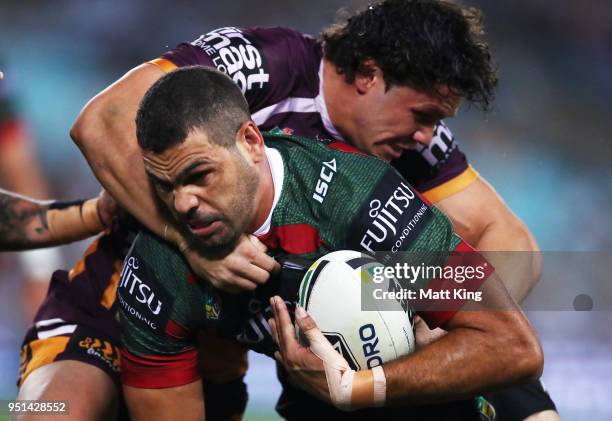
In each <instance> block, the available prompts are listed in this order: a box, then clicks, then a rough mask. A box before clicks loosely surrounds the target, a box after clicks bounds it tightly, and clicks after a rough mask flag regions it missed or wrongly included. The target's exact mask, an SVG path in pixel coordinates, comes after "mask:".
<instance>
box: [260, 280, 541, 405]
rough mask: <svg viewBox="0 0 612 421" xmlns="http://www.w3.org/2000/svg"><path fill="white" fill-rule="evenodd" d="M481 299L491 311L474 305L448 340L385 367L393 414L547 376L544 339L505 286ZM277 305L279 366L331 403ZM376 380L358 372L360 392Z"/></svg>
mask: <svg viewBox="0 0 612 421" xmlns="http://www.w3.org/2000/svg"><path fill="white" fill-rule="evenodd" d="M482 291H483V301H485V299H484V297H488V298H487V299H486V301H487V308H486V309H485V308H484V307H482V306H481V304H477V303H474V302H469V303H468V304H466V306H464V309H462V310H461V311H459V312H457V313H456V314H455V315H454V316H453V317H452V318H451V319H450V320H449V321H448V322H447V324H446V326H445V328H446V329H447V330H448V331H449V333H448V334H447V335H444V336H443V337H441V338H440V339H438V340H437V341H435V342H433V343H431V344H430V345H428V346H426V347H424V348H422V349H420V350H418V351H416V352H414V353H412V354H410V355H408V356H405V357H403V358H400V359H398V360H395V361H391V362H388V363H385V364H384V366H383V369H384V373H385V377H386V406H417V405H424V404H428V403H436V402H445V401H451V400H457V399H461V398H465V397H469V396H474V395H477V394H478V393H481V392H483V391H485V390H490V389H492V388H495V387H501V386H506V385H509V384H513V383H516V382H520V381H525V380H527V379H530V378H536V377H537V376H539V375H540V374H541V370H542V366H543V355H542V349H541V347H540V344H539V341H538V339H537V336H536V334H535V333H534V331H533V329H532V328H531V326H530V325H529V323H528V321H527V320H526V318H525V317H524V315H523V314H522V312H521V311H520V309H518V307H517V306H516V304H514V303H513V301H512V300H511V298H510V297H509V296H508V294H507V292H506V291H505V289H504V288H503V285H501V282H500V281H499V280H498V279H496V278H495V276H493V277H492V278H490V279H489V280H487V282H486V283H485V285H484V286H483V288H482ZM272 304H273V310H274V319H273V320H271V323H270V324H271V327H272V329H273V332H275V334H276V338H277V341H278V343H279V348H280V352H279V353H278V354H277V360H279V362H281V363H282V364H283V365H284V367H285V369H287V371H288V373H289V377H290V378H292V379H294V380H295V381H296V382H295V383H296V384H297V385H299V386H301V387H303V388H304V389H305V390H307V391H308V392H310V393H312V394H314V395H315V396H317V397H319V398H320V399H323V400H326V401H330V399H331V398H330V393H329V389H328V381H327V380H326V374H325V371H324V366H323V361H322V360H321V359H320V358H319V357H317V356H316V355H315V354H314V353H313V352H312V351H311V349H309V348H306V347H303V346H301V345H299V343H298V342H297V340H296V338H295V330H294V327H293V324H292V323H291V319H290V318H289V314H288V312H287V309H286V306H285V304H284V302H283V300H281V299H279V298H278V297H275V299H273V302H272ZM296 319H297V323H298V325H299V327H300V330H301V331H302V332H304V334H305V335H306V337H308V338H309V339H311V338H313V337H316V335H315V334H313V333H310V331H313V330H314V329H316V330H318V328H317V327H316V324H315V322H314V320H313V319H312V318H311V317H310V316H306V317H304V318H300V317H299V315H296ZM313 332H314V331H313ZM311 344H312V341H311ZM328 344H329V342H328ZM329 348H330V349H332V348H331V345H329ZM332 353H334V351H333V349H332ZM319 355H321V354H319ZM335 357H336V358H337V354H336V355H335ZM332 364H335V363H332ZM346 367H347V368H348V364H347V365H346ZM372 377H373V376H372V373H371V370H363V371H359V372H356V373H355V380H354V383H353V384H361V385H363V384H366V383H367V382H368V381H370V380H369V379H371V378H372ZM354 390H355V389H353V391H354ZM361 390H363V388H362V389H361ZM353 396H355V395H353ZM370 405H372V397H371V396H370V395H368V394H363V393H362V394H360V395H358V397H357V398H353V401H352V402H351V406H352V407H353V409H355V408H359V407H363V406H370Z"/></svg>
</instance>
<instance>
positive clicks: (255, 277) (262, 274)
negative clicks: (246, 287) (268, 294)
mask: <svg viewBox="0 0 612 421" xmlns="http://www.w3.org/2000/svg"><path fill="white" fill-rule="evenodd" d="M243 265H244V266H240V267H239V268H237V272H238V273H239V274H240V275H241V276H242V277H243V278H246V279H248V280H249V281H250V282H252V283H253V284H254V285H255V286H257V285H262V284H265V283H266V282H267V281H268V279H269V278H270V273H269V272H268V271H266V270H264V269H262V268H261V267H258V266H256V265H255V264H253V263H249V262H244V263H243Z"/></svg>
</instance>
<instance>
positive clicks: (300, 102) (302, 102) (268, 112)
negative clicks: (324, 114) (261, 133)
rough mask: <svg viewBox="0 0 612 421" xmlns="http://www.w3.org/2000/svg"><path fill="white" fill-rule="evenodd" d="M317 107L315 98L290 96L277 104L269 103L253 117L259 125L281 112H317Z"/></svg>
mask: <svg viewBox="0 0 612 421" xmlns="http://www.w3.org/2000/svg"><path fill="white" fill-rule="evenodd" d="M316 112H317V108H316V106H315V102H314V99H313V98H299V97H289V98H286V99H284V100H282V101H281V102H277V103H276V104H272V105H269V106H267V107H265V108H262V109H261V110H259V111H257V112H255V113H253V114H252V115H251V118H252V119H253V121H254V122H255V124H257V125H258V126H260V125H262V124H264V123H265V122H266V121H268V119H269V118H270V117H272V116H273V115H276V114H280V113H316Z"/></svg>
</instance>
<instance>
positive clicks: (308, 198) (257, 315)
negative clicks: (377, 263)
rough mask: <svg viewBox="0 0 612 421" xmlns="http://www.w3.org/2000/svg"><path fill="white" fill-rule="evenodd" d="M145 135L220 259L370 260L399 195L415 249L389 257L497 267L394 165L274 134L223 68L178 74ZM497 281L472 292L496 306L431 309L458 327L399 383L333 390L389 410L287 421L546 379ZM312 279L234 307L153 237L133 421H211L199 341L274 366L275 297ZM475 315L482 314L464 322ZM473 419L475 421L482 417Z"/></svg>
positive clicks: (127, 294) (128, 297) (366, 375)
mask: <svg viewBox="0 0 612 421" xmlns="http://www.w3.org/2000/svg"><path fill="white" fill-rule="evenodd" d="M457 101H458V97H457V96H455V95H449V96H448V97H445V98H437V99H434V100H433V102H434V103H436V104H438V106H441V107H443V106H448V107H452V106H453V104H455V103H456V102H457ZM136 123H137V133H138V135H137V136H138V142H139V144H140V146H141V148H142V149H143V155H144V162H145V168H146V171H147V174H148V176H149V179H150V180H151V181H152V184H153V185H154V186H155V187H154V189H155V192H156V194H157V196H158V198H159V199H160V201H161V202H162V203H163V205H164V206H165V207H166V208H167V209H168V210H169V211H170V212H171V213H172V214H173V215H174V216H175V217H176V218H177V220H178V221H180V222H181V223H182V224H184V226H185V228H186V229H187V230H188V231H189V232H190V234H189V235H190V236H191V237H192V238H191V240H192V241H193V242H194V243H198V245H199V246H201V247H203V248H205V249H210V250H217V249H223V248H225V247H228V246H230V245H231V244H233V243H234V242H236V241H237V239H238V238H239V236H240V235H241V234H242V233H243V232H245V231H246V232H251V233H254V235H256V236H258V237H259V238H260V239H261V241H263V242H264V243H265V244H267V245H268V247H270V249H271V250H272V251H273V252H274V253H275V255H276V256H283V255H291V256H297V257H300V258H310V259H316V258H318V257H320V256H321V255H323V254H326V253H328V252H330V251H333V250H337V249H344V248H345V249H361V250H364V251H366V250H367V249H366V248H365V247H364V246H363V240H362V239H363V237H364V235H365V234H366V232H368V230H370V229H372V222H371V217H369V216H368V215H369V210H370V203H371V202H373V201H375V200H377V201H380V202H381V203H388V202H389V201H391V200H392V199H394V198H395V199H396V201H397V203H395V213H394V214H393V216H394V218H395V219H394V222H395V224H396V226H397V227H398V228H399V227H403V226H406V225H408V223H410V224H411V225H410V226H411V228H412V229H411V231H410V234H408V235H407V236H406V237H402V238H401V239H400V235H401V232H402V230H401V229H397V230H394V232H396V231H397V234H392V233H391V232H389V233H388V234H389V235H388V237H387V238H386V239H385V240H384V241H381V242H380V243H377V244H374V243H372V248H373V249H374V250H377V251H381V252H385V253H387V254H388V256H389V257H390V258H395V259H397V258H400V257H399V256H397V255H395V254H394V253H395V252H393V251H389V250H391V249H392V247H391V246H392V245H393V244H397V243H400V244H401V245H400V246H398V247H399V248H400V250H402V251H406V252H409V251H435V252H442V253H444V260H443V262H445V263H443V264H445V265H453V264H459V265H466V264H467V265H483V262H485V260H484V259H483V258H482V257H480V256H479V255H478V254H476V253H475V252H474V251H473V249H472V248H471V247H469V246H468V245H467V244H466V243H465V242H464V241H463V240H461V239H460V238H459V237H458V236H457V235H456V234H454V233H453V231H452V226H451V224H450V221H449V220H448V219H447V218H446V217H445V216H444V215H443V214H442V212H440V211H439V210H438V209H436V208H435V207H429V206H427V204H426V203H425V202H424V201H423V200H422V199H421V198H420V197H419V196H418V195H417V194H415V192H414V190H413V189H412V188H411V187H410V186H409V185H408V184H407V183H406V182H405V180H404V179H403V178H402V177H401V176H400V175H399V174H398V173H397V172H396V171H395V170H393V169H392V168H391V167H389V166H387V165H386V164H385V163H384V162H383V161H381V160H378V159H376V158H374V157H370V156H366V155H364V154H362V153H360V152H359V151H357V150H355V149H353V148H351V147H349V146H346V145H344V144H342V143H338V142H331V143H329V145H325V144H323V143H319V142H312V141H311V140H308V139H304V138H297V137H289V136H286V135H285V136H283V135H276V136H274V135H266V136H265V137H264V136H262V134H261V133H260V132H259V130H258V129H257V126H256V125H255V123H254V122H253V121H252V120H251V119H250V114H249V108H248V105H247V103H246V101H245V99H244V97H243V96H242V94H241V92H240V90H239V89H238V88H237V87H236V85H235V84H233V83H232V81H231V80H230V79H229V78H228V77H227V76H226V75H224V74H222V73H220V72H218V71H215V70H212V69H208V68H204V67H200V66H198V67H190V68H186V69H181V70H178V71H175V72H171V73H169V74H168V75H166V76H164V77H163V78H162V79H160V80H159V81H157V82H156V83H155V84H154V85H153V86H152V87H151V88H150V89H149V91H148V92H147V93H146V95H145V97H144V99H143V101H142V104H141V106H140V109H139V111H138V114H137V119H136ZM264 138H265V140H266V142H267V143H266V145H267V146H264ZM322 166H324V167H325V166H326V167H327V168H329V169H331V173H329V174H331V176H326V177H325V180H326V182H327V189H326V190H325V192H324V193H323V192H322V193H320V194H321V200H317V199H315V198H314V194H315V193H317V190H316V186H317V181H318V180H319V179H321V177H322V176H321V167H322ZM451 252H465V254H464V255H463V257H462V258H461V262H458V263H450V261H449V260H447V258H448V255H449V254H450V253H451ZM485 266H486V265H485ZM487 267H489V268H490V266H487ZM490 269H491V268H490ZM490 269H489V270H488V271H487V273H486V278H487V280H486V282H485V279H481V280H478V281H477V282H471V281H466V282H465V283H463V284H461V286H462V287H464V288H468V289H473V290H481V291H483V295H484V296H486V298H485V299H484V301H486V302H488V303H489V304H493V303H495V304H494V306H495V307H489V309H488V310H486V308H487V307H480V306H479V305H476V306H473V305H470V304H474V303H470V304H468V303H466V302H462V303H460V304H458V305H457V307H455V308H453V309H448V310H445V311H439V310H438V311H431V310H429V311H425V312H421V313H420V315H421V317H422V318H424V319H425V320H426V322H427V323H428V325H429V326H430V327H432V328H434V327H440V326H443V327H444V328H445V329H446V330H448V332H449V333H448V334H447V335H445V336H444V337H442V338H441V339H439V340H437V341H436V342H435V343H433V344H431V345H429V346H428V347H425V348H423V349H421V350H420V351H418V352H416V353H414V354H411V355H409V356H407V357H405V358H402V359H399V360H396V361H393V362H389V363H388V364H386V365H385V366H384V371H383V367H376V368H373V369H371V370H366V371H361V372H359V374H360V375H359V376H357V375H355V378H354V384H352V382H348V384H346V382H345V381H343V383H344V384H343V385H342V387H344V388H345V389H347V390H346V393H344V396H340V397H339V398H338V399H334V393H332V392H333V388H334V387H338V388H340V387H341V385H340V384H334V383H333V381H328V384H329V385H330V393H331V394H332V402H333V404H334V405H335V406H337V407H340V408H343V409H353V410H355V409H360V408H369V407H375V406H383V407H384V408H383V409H380V410H378V411H373V412H367V413H363V412H353V413H351V414H348V415H347V414H346V413H342V412H341V411H338V410H335V409H334V408H333V407H330V406H327V407H325V405H324V404H323V403H322V402H318V403H317V402H315V403H313V402H310V403H309V404H308V406H306V405H305V403H306V402H307V401H306V400H301V401H295V402H292V406H293V407H292V408H291V409H289V408H284V411H283V412H281V414H282V415H283V416H286V417H287V418H289V419H301V418H303V416H304V415H307V416H308V417H311V416H323V418H322V419H330V417H332V416H333V417H334V418H340V419H363V417H367V418H368V419H370V418H371V417H372V415H378V416H379V417H382V418H383V419H405V417H406V411H405V410H404V409H398V410H394V409H392V408H393V407H405V406H411V407H418V406H422V405H424V404H436V403H441V402H449V401H454V400H459V399H462V398H465V397H469V396H474V395H476V394H479V393H482V392H483V391H485V390H488V389H489V388H492V387H499V386H505V385H508V384H511V383H514V382H519V381H524V380H526V379H528V378H532V377H534V376H538V375H539V373H540V372H541V369H542V364H543V357H542V353H541V349H540V346H539V343H538V340H537V337H536V336H535V333H534V332H533V330H532V329H531V327H530V326H529V323H528V322H527V320H526V319H525V318H524V316H523V315H522V313H521V311H520V309H519V308H518V307H517V306H516V304H515V303H514V302H513V300H512V299H511V298H510V297H509V296H508V294H507V292H506V291H505V289H504V288H503V286H502V285H501V284H500V283H499V279H498V278H497V276H496V275H494V274H492V270H490ZM299 281H300V279H299V278H298V279H291V280H287V279H285V278H284V277H283V275H282V274H281V276H280V280H278V279H276V280H273V281H270V283H268V284H267V285H265V286H262V287H259V288H258V289H257V290H255V291H254V292H252V293H251V292H249V293H245V294H241V295H237V296H236V295H233V294H226V293H223V292H222V291H220V290H218V289H216V288H214V287H213V286H211V285H210V284H209V283H207V282H204V281H199V280H197V279H195V278H194V277H193V276H192V275H191V273H190V271H189V267H188V266H187V264H186V262H185V261H184V259H183V257H182V255H181V254H180V253H179V252H178V251H177V250H174V249H172V248H171V247H170V245H168V244H167V243H165V242H163V240H161V239H158V238H156V237H154V236H153V235H151V234H147V233H141V234H140V235H139V236H138V237H137V239H136V241H135V243H134V245H133V246H132V249H131V250H130V252H129V253H128V256H127V258H126V260H125V264H124V267H123V270H122V274H121V280H120V284H119V287H118V291H117V296H118V301H119V306H118V307H119V311H120V322H121V329H122V339H123V341H124V343H123V346H124V347H123V348H122V350H121V356H122V361H123V365H122V370H123V372H122V381H123V383H124V395H125V396H126V400H127V403H128V406H129V409H130V414H131V415H132V417H133V418H134V419H135V420H146V419H150V418H151V417H154V416H157V417H161V418H165V419H173V418H176V417H177V416H179V415H180V417H181V418H182V419H188V420H189V419H194V420H196V419H201V418H202V416H203V415H204V400H203V396H202V386H201V382H200V380H199V373H198V370H197V356H196V345H195V344H194V338H195V333H196V332H197V331H198V330H200V329H214V330H215V331H217V332H219V333H220V334H223V335H226V336H228V337H235V338H237V339H238V341H239V342H241V343H243V344H245V345H247V346H249V347H250V348H252V349H256V350H259V351H260V352H266V353H268V354H270V353H271V352H273V342H272V337H271V335H270V334H269V327H267V326H266V324H265V317H266V316H268V317H269V312H268V311H269V307H268V309H266V307H267V302H268V300H269V298H270V296H271V295H272V294H275V293H279V294H280V295H281V296H282V297H283V299H284V300H286V301H289V302H295V301H296V299H297V291H298V288H299V285H300V282H299ZM451 284H452V282H451ZM431 305H435V303H432V304H431ZM463 305H465V306H466V307H469V308H470V310H468V311H466V310H460V309H459V307H462V306H463ZM478 310H480V311H478ZM330 347H331V346H330ZM385 378H386V380H385ZM368 383H369V386H367V384H368ZM385 384H386V386H385ZM353 387H354V389H353ZM351 389H352V391H351ZM357 390H360V391H361V392H359V393H358V392H356V391H357ZM286 404H289V402H286ZM471 411H472V412H471V414H472V418H474V419H475V418H476V408H475V407H472V408H471ZM412 414H414V415H415V418H417V419H422V416H424V415H425V414H428V416H427V417H428V419H436V420H442V419H457V418H459V419H470V418H466V417H468V416H469V412H455V413H453V414H452V415H451V416H450V417H449V413H448V408H446V407H435V406H431V407H428V408H426V409H421V408H416V409H414V411H413V412H412ZM416 414H419V415H416ZM463 414H465V415H463Z"/></svg>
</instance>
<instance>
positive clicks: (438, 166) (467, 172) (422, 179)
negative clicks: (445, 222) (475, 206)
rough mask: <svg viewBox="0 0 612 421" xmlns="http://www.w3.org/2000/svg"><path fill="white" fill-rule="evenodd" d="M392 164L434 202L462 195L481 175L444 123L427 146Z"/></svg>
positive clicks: (403, 156) (410, 152)
mask: <svg viewBox="0 0 612 421" xmlns="http://www.w3.org/2000/svg"><path fill="white" fill-rule="evenodd" d="M392 164H393V166H394V167H395V168H396V169H397V170H398V171H399V172H400V174H402V176H404V177H405V178H406V180H407V181H408V182H409V183H410V184H411V185H412V186H414V188H415V189H417V190H418V191H419V192H422V193H423V195H424V196H425V197H426V198H427V199H428V200H429V201H431V202H433V203H436V202H439V201H440V200H442V199H445V198H447V197H449V196H451V195H453V194H455V193H458V192H460V191H461V190H463V189H465V188H466V187H468V186H469V185H470V184H472V183H473V182H474V181H475V180H476V179H477V178H478V172H476V170H474V168H473V167H472V166H471V165H470V164H469V163H468V161H467V157H466V156H465V154H464V153H463V152H462V151H461V149H459V145H458V144H457V141H456V140H455V138H454V136H453V134H452V132H451V131H450V129H449V128H448V127H447V126H446V125H445V124H444V123H443V122H440V124H438V125H437V126H436V128H435V129H434V135H433V138H432V141H431V143H430V144H429V145H428V146H422V147H421V148H419V149H416V150H410V151H407V152H406V153H404V154H403V155H402V157H401V158H399V159H397V160H395V161H393V163H392Z"/></svg>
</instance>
